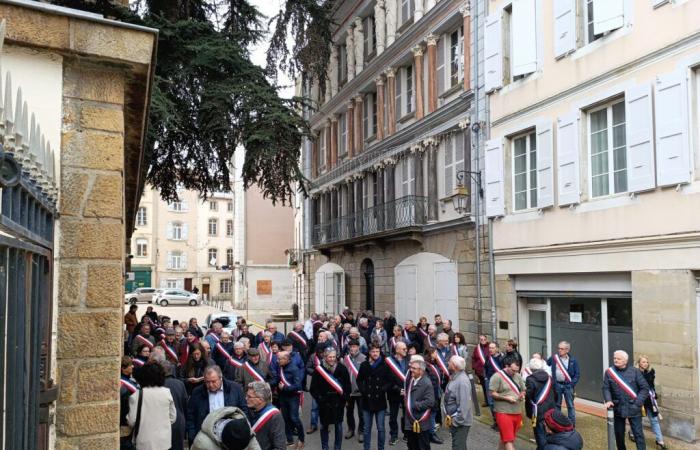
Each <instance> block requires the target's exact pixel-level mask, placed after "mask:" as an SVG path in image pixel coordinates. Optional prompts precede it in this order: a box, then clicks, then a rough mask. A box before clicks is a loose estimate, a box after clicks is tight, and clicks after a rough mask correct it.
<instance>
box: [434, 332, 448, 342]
mask: <svg viewBox="0 0 700 450" xmlns="http://www.w3.org/2000/svg"><path fill="white" fill-rule="evenodd" d="M443 339H444V340H446V341H449V340H450V336H449V335H448V334H447V333H440V334H438V335H437V340H438V341H441V340H443Z"/></svg>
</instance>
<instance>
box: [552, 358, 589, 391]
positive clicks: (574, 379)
mask: <svg viewBox="0 0 700 450" xmlns="http://www.w3.org/2000/svg"><path fill="white" fill-rule="evenodd" d="M547 364H548V365H549V367H551V368H552V380H554V390H557V387H558V384H559V383H557V370H559V366H557V363H556V362H554V357H553V356H550V357H549V359H548V360H547ZM566 371H567V372H568V373H569V376H570V377H571V385H572V386H573V387H575V386H576V383H578V380H579V378H581V371H580V370H579V367H578V361H576V358H574V357H573V356H571V355H569V367H568V368H567V369H566Z"/></svg>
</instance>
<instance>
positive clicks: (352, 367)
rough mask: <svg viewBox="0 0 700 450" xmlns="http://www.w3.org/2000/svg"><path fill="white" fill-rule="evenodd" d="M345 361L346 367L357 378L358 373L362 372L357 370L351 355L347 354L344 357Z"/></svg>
mask: <svg viewBox="0 0 700 450" xmlns="http://www.w3.org/2000/svg"><path fill="white" fill-rule="evenodd" d="M343 362H345V367H347V368H348V370H349V371H350V373H351V374H352V376H354V377H355V378H356V379H357V374H358V373H360V372H359V370H357V366H355V363H354V362H353V361H352V359H350V355H345V358H343Z"/></svg>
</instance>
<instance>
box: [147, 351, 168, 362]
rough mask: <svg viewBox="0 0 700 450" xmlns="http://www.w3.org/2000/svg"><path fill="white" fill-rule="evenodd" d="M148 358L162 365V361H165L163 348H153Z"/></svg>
mask: <svg viewBox="0 0 700 450" xmlns="http://www.w3.org/2000/svg"><path fill="white" fill-rule="evenodd" d="M148 359H149V360H151V361H153V362H157V363H158V364H160V365H163V362H165V350H163V348H162V347H156V348H154V349H153V352H151V356H149V357H148Z"/></svg>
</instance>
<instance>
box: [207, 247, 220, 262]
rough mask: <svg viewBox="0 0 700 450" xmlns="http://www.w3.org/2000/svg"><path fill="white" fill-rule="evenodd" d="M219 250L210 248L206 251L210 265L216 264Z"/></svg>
mask: <svg viewBox="0 0 700 450" xmlns="http://www.w3.org/2000/svg"><path fill="white" fill-rule="evenodd" d="M218 254H219V252H218V251H217V250H216V249H215V248H210V249H209V250H208V251H207V262H208V264H209V265H210V266H216V259H217V256H218Z"/></svg>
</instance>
